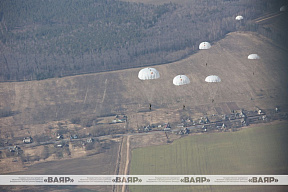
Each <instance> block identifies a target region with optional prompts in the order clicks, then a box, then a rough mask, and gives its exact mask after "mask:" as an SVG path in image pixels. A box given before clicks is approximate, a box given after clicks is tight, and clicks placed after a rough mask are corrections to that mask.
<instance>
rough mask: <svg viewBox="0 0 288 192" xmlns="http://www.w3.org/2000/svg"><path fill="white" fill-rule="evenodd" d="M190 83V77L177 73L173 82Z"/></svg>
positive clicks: (177, 83) (176, 83)
mask: <svg viewBox="0 0 288 192" xmlns="http://www.w3.org/2000/svg"><path fill="white" fill-rule="evenodd" d="M189 83H190V79H189V78H188V77H187V76H186V75H177V76H176V77H174V79H173V84H174V85H177V86H179V85H185V84H189Z"/></svg>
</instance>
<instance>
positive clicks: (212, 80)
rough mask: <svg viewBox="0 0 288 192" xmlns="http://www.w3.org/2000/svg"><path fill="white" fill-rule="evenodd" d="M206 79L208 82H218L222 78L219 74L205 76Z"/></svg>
mask: <svg viewBox="0 0 288 192" xmlns="http://www.w3.org/2000/svg"><path fill="white" fill-rule="evenodd" d="M205 81H206V82H208V83H218V82H221V79H220V77H218V76H217V75H210V76H208V77H206V78H205Z"/></svg>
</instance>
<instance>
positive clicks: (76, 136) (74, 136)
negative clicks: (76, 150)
mask: <svg viewBox="0 0 288 192" xmlns="http://www.w3.org/2000/svg"><path fill="white" fill-rule="evenodd" d="M70 139H78V135H76V134H74V135H70Z"/></svg>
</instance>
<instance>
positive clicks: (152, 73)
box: [138, 68, 160, 80]
mask: <svg viewBox="0 0 288 192" xmlns="http://www.w3.org/2000/svg"><path fill="white" fill-rule="evenodd" d="M159 77H160V74H159V72H158V71H157V70H156V69H154V68H144V69H141V70H140V71H139V73H138V78H139V79H141V80H149V79H158V78H159Z"/></svg>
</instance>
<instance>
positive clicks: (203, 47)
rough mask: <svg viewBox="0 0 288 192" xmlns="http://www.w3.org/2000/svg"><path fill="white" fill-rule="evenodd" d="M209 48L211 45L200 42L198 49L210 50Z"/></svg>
mask: <svg viewBox="0 0 288 192" xmlns="http://www.w3.org/2000/svg"><path fill="white" fill-rule="evenodd" d="M210 48H211V44H210V43H209V42H202V43H200V45H199V49H210Z"/></svg>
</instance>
